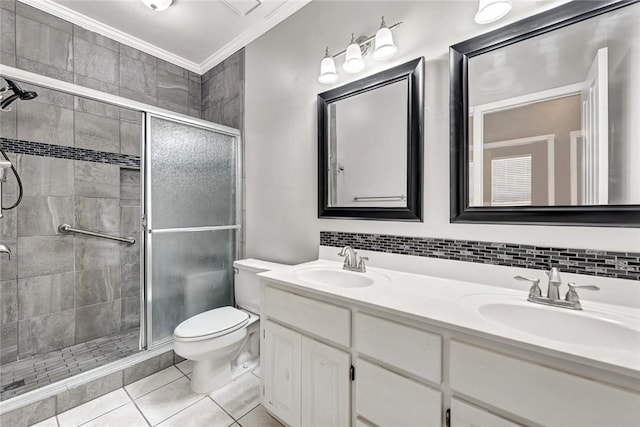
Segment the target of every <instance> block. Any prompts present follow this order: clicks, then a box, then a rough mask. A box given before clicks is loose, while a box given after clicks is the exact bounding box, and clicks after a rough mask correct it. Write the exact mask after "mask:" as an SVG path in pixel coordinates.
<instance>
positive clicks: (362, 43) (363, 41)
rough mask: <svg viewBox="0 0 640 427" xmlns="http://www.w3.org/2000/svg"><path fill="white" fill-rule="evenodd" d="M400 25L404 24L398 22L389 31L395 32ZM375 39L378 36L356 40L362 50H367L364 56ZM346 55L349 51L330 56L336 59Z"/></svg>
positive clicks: (362, 37) (345, 50)
mask: <svg viewBox="0 0 640 427" xmlns="http://www.w3.org/2000/svg"><path fill="white" fill-rule="evenodd" d="M400 24H402V21H400V22H396V23H395V24H393V25H392V26H390V27H389V29H390V30H391V31H393V30H395V29H396V28H398V27H399V26H400ZM375 38H376V35H375V34H374V35H372V36H370V37H365V36H361V37H358V38H357V39H356V43H358V44H359V45H360V49H362V48H363V47H364V48H365V50H364V52H363V55H364V53H366V51H367V50H368V49H369V45H370V44H371V42H372V41H373V40H375ZM328 52H329V50H328V48H327V53H328ZM345 53H347V49H343V50H341V51H340V52H338V53H336V54H334V55H331V54H330V56H331V57H332V58H333V59H336V58H338V57H340V56H342V55H344V54H345Z"/></svg>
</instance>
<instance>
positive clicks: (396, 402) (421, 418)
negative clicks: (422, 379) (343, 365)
mask: <svg viewBox="0 0 640 427" xmlns="http://www.w3.org/2000/svg"><path fill="white" fill-rule="evenodd" d="M355 400H356V413H357V415H359V416H361V417H363V418H365V419H367V420H369V421H371V422H372V423H374V424H375V425H377V426H380V427H417V426H420V427H440V426H442V416H441V415H442V393H441V392H440V391H439V390H435V389H432V388H431V387H427V386H426V385H424V384H421V383H419V382H416V381H414V380H411V379H408V378H405V377H403V376H401V375H398V374H396V373H393V372H391V371H388V370H387V369H385V368H382V367H381V366H378V365H374V364H373V363H370V362H367V361H366V360H363V359H360V358H358V359H357V364H356V394H355Z"/></svg>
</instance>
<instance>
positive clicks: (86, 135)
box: [0, 85, 142, 362]
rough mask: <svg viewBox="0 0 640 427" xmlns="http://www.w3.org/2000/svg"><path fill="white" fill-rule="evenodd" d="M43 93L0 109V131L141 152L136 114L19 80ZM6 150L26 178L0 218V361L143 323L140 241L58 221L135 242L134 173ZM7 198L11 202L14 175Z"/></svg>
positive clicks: (44, 140) (138, 115) (136, 191)
mask: <svg viewBox="0 0 640 427" xmlns="http://www.w3.org/2000/svg"><path fill="white" fill-rule="evenodd" d="M25 87H26V88H28V89H30V90H35V91H36V92H37V93H38V94H39V96H38V98H36V99H34V100H32V101H28V102H27V101H23V102H18V103H15V104H13V106H12V107H13V109H14V110H13V111H12V112H11V113H10V114H7V113H2V116H3V122H2V128H1V129H0V136H2V137H7V138H15V137H17V138H19V139H22V140H25V141H30V142H40V143H46V144H51V145H57V146H68V147H76V148H89V149H93V150H99V151H109V152H115V153H128V154H134V155H139V152H140V145H141V135H142V133H141V126H142V121H141V119H142V114H141V113H139V112H135V111H130V110H125V109H122V108H118V107H114V106H111V105H108V104H104V103H100V102H97V101H92V100H87V99H84V98H80V97H75V96H73V95H69V94H63V93H60V92H57V91H53V90H48V89H45V88H41V87H37V86H33V85H25ZM40 154H41V155H30V154H11V160H12V163H14V164H15V165H16V166H17V169H18V173H19V174H20V175H21V177H22V180H23V184H24V198H23V201H22V203H21V204H20V205H19V206H18V208H17V209H14V210H10V211H5V218H3V219H2V221H0V226H1V227H0V231H1V235H0V237H1V238H2V241H3V243H5V244H7V245H8V246H10V247H11V249H12V250H13V251H14V256H13V257H12V259H11V260H9V259H8V258H7V257H2V260H1V262H2V264H1V266H0V279H1V282H0V286H1V293H0V301H1V303H2V313H3V315H2V318H1V319H0V320H1V322H2V337H1V338H2V353H1V361H2V362H9V361H12V360H16V358H24V357H28V356H31V355H34V354H40V353H43V352H47V351H52V350H56V349H59V348H63V347H67V346H69V345H73V344H77V343H81V342H85V341H89V340H92V339H95V338H98V337H102V336H106V335H110V334H114V333H117V332H119V331H121V330H126V329H129V328H134V327H137V326H138V325H139V307H140V280H139V272H140V255H139V253H140V245H139V243H136V244H135V245H133V246H125V245H123V244H122V243H117V242H112V241H106V240H101V239H96V238H92V237H85V236H78V235H76V236H73V235H63V234H60V233H59V232H58V230H57V227H58V225H59V224H61V223H68V224H71V225H72V226H75V227H78V228H84V229H89V230H98V231H103V232H105V233H111V234H117V235H120V234H123V235H124V234H126V235H132V236H135V237H136V239H137V240H138V241H139V237H140V236H139V234H140V233H139V229H140V224H139V218H140V193H141V191H140V172H139V171H138V170H132V169H127V168H122V167H120V166H118V165H116V164H103V163H96V162H90V161H80V160H72V159H68V158H53V157H47V156H46V155H42V154H45V153H40ZM5 189H6V190H7V191H6V195H5V196H4V200H3V205H4V206H8V205H9V204H11V203H13V202H14V201H15V200H16V189H17V187H16V183H15V179H14V178H13V177H11V178H10V180H9V182H8V185H7V186H6V187H5Z"/></svg>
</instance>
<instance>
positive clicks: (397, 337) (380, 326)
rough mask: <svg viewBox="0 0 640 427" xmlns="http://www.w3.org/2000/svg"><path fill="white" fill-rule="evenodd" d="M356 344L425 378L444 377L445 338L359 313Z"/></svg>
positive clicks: (360, 350) (368, 353) (378, 358)
mask: <svg viewBox="0 0 640 427" xmlns="http://www.w3.org/2000/svg"><path fill="white" fill-rule="evenodd" d="M355 323H356V327H355V338H354V339H355V347H356V350H357V351H358V352H359V353H362V354H366V355H367V356H371V357H373V358H375V359H377V360H379V361H381V362H385V363H389V364H390V365H392V366H397V367H398V368H400V369H403V370H405V371H407V372H411V373H412V374H415V375H417V376H419V377H421V378H424V379H425V380H429V381H433V382H435V383H440V381H441V380H442V338H441V337H440V336H439V335H436V334H432V333H429V332H425V331H421V330H420V329H416V328H412V327H410V326H406V325H402V324H400V323H396V322H392V321H390V320H386V319H381V318H379V317H375V316H370V315H368V314H363V313H357V314H356V322H355Z"/></svg>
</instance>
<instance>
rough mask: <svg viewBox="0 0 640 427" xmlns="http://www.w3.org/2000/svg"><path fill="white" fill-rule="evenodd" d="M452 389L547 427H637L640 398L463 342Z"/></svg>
mask: <svg viewBox="0 0 640 427" xmlns="http://www.w3.org/2000/svg"><path fill="white" fill-rule="evenodd" d="M450 356H451V359H450V360H451V362H450V380H451V389H452V390H455V391H457V392H460V393H464V394H466V395H468V396H471V397H473V398H476V399H478V400H480V401H483V402H486V403H488V404H490V405H493V406H495V407H497V408H501V409H504V410H505V411H508V412H511V413H513V414H517V415H519V416H521V417H523V418H526V419H528V420H531V421H533V422H536V423H539V424H542V425H544V426H549V427H551V426H580V427H588V426H593V427H601V426H617V427H623V426H637V425H638V420H640V395H637V394H635V393H631V392H628V391H624V390H621V389H618V388H615V387H612V386H608V385H605V384H601V383H598V382H595V381H592V380H588V379H586V378H582V377H578V376H576V375H572V374H567V373H564V372H560V371H556V370H554V369H550V368H546V367H543V366H539V365H536V364H533V363H530V362H526V361H523V360H520V359H516V358H513V357H509V356H504V355H501V354H497V353H493V352H491V351H488V350H484V349H480V348H477V347H473V346H470V345H466V344H462V343H459V342H451V351H450Z"/></svg>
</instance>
